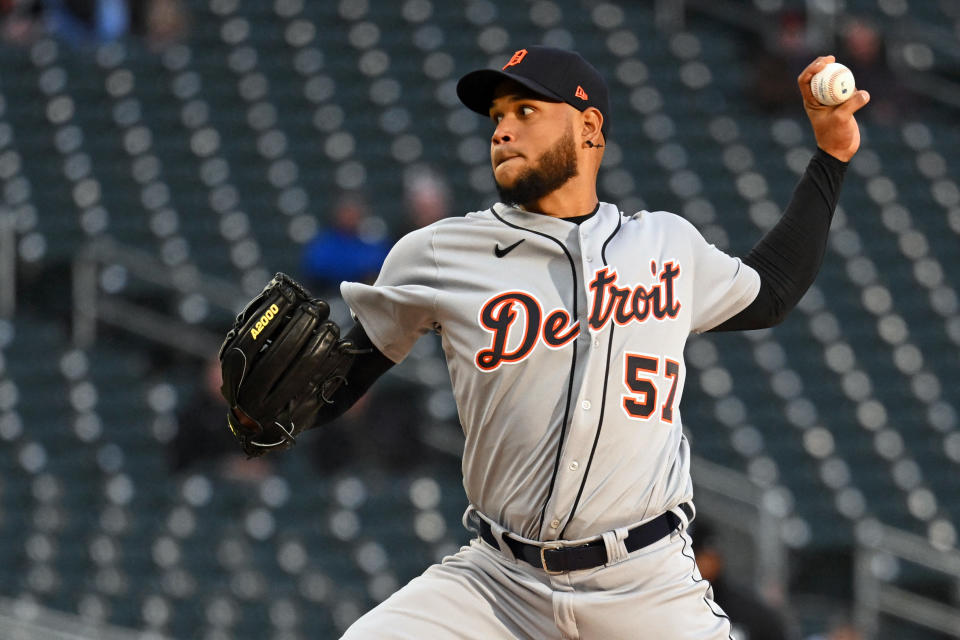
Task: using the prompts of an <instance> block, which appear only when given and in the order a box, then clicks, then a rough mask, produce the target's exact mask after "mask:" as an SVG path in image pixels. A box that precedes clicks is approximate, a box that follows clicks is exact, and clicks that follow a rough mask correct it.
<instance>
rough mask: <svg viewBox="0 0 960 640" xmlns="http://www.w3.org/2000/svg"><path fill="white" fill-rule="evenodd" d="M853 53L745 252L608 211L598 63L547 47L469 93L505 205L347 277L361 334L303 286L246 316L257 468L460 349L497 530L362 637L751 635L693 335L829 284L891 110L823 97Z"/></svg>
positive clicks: (479, 467)
mask: <svg viewBox="0 0 960 640" xmlns="http://www.w3.org/2000/svg"><path fill="white" fill-rule="evenodd" d="M833 61H834V60H833V57H832V56H826V57H822V58H818V59H816V60H814V61H813V62H812V63H811V64H810V65H809V66H808V67H807V68H806V69H805V70H804V71H803V73H801V74H800V76H799V78H798V84H799V87H800V93H801V95H802V98H803V106H804V108H805V110H806V113H807V116H808V117H809V120H810V122H811V124H812V127H813V132H814V135H815V137H816V141H817V146H818V147H819V148H818V150H817V151H816V153H815V154H814V156H813V157H812V158H811V160H810V163H809V165H808V167H807V169H806V172H805V173H804V175H803V177H802V178H801V179H800V181H799V183H798V185H797V187H796V190H795V192H794V194H793V197H792V199H791V201H790V203H789V205H788V206H787V208H786V209H785V211H784V213H783V216H782V219H781V220H780V221H779V223H778V224H777V225H776V226H775V227H773V228H772V229H771V230H770V231H769V232H768V233H767V234H766V235H765V236H764V237H763V238H762V239H760V241H759V242H758V243H757V244H756V246H754V248H753V249H752V250H751V251H750V252H749V254H747V255H746V256H745V257H743V258H735V257H731V256H729V255H727V254H725V253H724V252H722V251H720V250H719V249H717V248H716V247H714V246H712V245H710V244H708V243H707V242H706V241H705V240H704V239H703V237H702V236H701V235H700V233H699V232H698V231H697V230H696V229H695V228H694V227H693V226H692V225H690V224H689V223H688V222H686V221H685V220H683V219H682V218H680V217H678V216H676V215H673V214H670V213H666V212H663V211H638V212H623V211H620V210H619V209H618V208H617V206H616V205H613V204H608V203H605V202H601V201H600V200H599V199H598V197H597V189H596V180H597V173H598V171H599V168H600V163H601V160H602V158H603V151H604V146H605V144H606V141H607V140H608V139H609V137H610V136H611V135H612V131H613V129H612V124H613V123H612V122H611V117H610V110H609V101H608V95H607V86H606V84H605V82H604V80H603V78H602V76H601V75H600V74H599V73H598V72H597V71H596V69H595V68H594V67H593V66H591V65H590V64H589V63H588V62H587V61H586V60H584V59H583V58H582V57H581V56H580V55H578V54H576V53H573V52H570V51H565V50H560V49H554V48H549V47H537V46H530V47H527V48H525V49H520V50H519V51H517V52H515V53H514V54H513V55H512V56H511V57H510V58H509V59H507V60H504V65H503V67H502V68H498V69H483V70H478V71H474V72H472V73H469V74H467V75H466V76H464V77H463V78H462V79H461V80H460V82H459V84H458V86H457V93H458V95H459V97H460V99H461V101H462V102H463V103H464V104H465V105H466V106H467V107H468V108H470V109H472V110H473V111H476V112H478V113H480V114H481V115H483V116H484V117H487V118H489V119H490V127H491V130H492V133H491V137H490V160H491V164H492V169H493V174H494V178H495V180H496V184H497V189H498V191H499V195H500V201H499V202H497V203H496V204H494V205H493V206H492V207H490V208H489V209H486V210H482V211H474V212H471V213H467V214H466V215H464V216H461V217H454V218H448V219H444V220H441V221H439V222H437V223H435V224H432V225H430V226H428V227H425V228H422V229H419V230H417V231H414V232H412V233H410V234H409V235H407V236H405V237H404V238H402V239H401V240H400V241H399V242H397V244H396V246H394V247H393V249H392V251H391V252H390V255H389V257H388V258H387V260H386V262H385V264H384V265H383V268H382V270H381V272H380V275H379V278H378V279H377V281H376V283H375V284H374V285H372V286H369V285H365V284H359V283H354V282H344V283H343V284H342V286H341V293H342V295H343V298H344V300H345V301H346V302H347V303H348V304H349V306H350V308H351V309H352V311H353V314H354V316H355V318H356V321H357V322H356V325H355V326H354V327H353V328H352V329H350V331H349V332H348V333H347V334H346V335H345V336H341V335H340V330H339V328H338V327H337V326H336V325H334V324H333V323H331V322H330V321H329V320H328V319H327V313H328V309H327V306H326V303H324V302H323V301H319V300H315V299H311V298H310V297H309V295H308V294H307V293H306V292H305V291H303V289H302V288H301V287H299V286H298V285H297V284H296V283H294V282H292V281H291V280H290V279H289V278H286V277H285V276H283V275H282V274H278V276H277V278H275V279H274V280H273V281H272V282H271V283H270V284H269V285H268V286H267V288H266V289H265V290H264V292H263V293H262V294H261V295H260V296H259V297H258V298H257V299H255V300H254V301H253V302H251V304H250V306H248V308H247V309H246V310H245V311H244V312H243V313H241V314H240V316H239V317H238V318H237V323H236V325H235V326H234V329H233V330H232V331H231V332H230V334H229V335H228V336H227V340H226V341H225V342H224V345H223V347H222V349H221V361H222V363H223V372H224V388H223V390H224V395H225V396H226V398H227V400H228V401H229V403H230V406H231V409H230V412H229V416H228V421H229V425H230V428H231V430H232V431H233V432H234V434H235V435H236V436H237V438H238V439H239V440H240V442H241V445H242V446H243V448H244V450H245V451H247V453H248V454H250V455H258V454H260V453H263V452H265V451H269V450H272V449H281V448H285V447H288V446H290V445H291V444H292V443H293V442H294V441H295V438H296V436H297V435H298V434H299V433H300V432H301V431H303V430H305V429H309V428H312V427H315V426H318V425H321V424H324V423H325V422H328V421H330V420H332V419H333V418H335V417H336V416H338V415H340V414H342V413H343V412H344V411H346V410H347V409H348V408H349V407H350V406H351V405H352V404H353V403H354V402H355V401H356V400H357V399H358V398H359V397H360V396H361V395H362V394H363V393H364V392H365V391H366V390H367V389H368V388H369V387H370V385H371V384H373V382H374V381H375V380H376V379H377V378H378V377H379V376H381V375H382V374H383V373H384V372H386V371H387V370H388V369H389V368H390V367H391V366H393V364H395V363H397V362H400V361H401V360H403V359H404V357H405V356H406V355H407V354H408V353H409V351H410V350H411V348H412V347H413V345H414V343H415V342H416V341H417V340H418V339H419V338H420V336H422V335H423V334H425V333H428V332H436V333H437V334H439V336H440V339H441V341H442V346H443V351H444V353H445V355H446V360H447V364H448V367H449V370H450V377H451V380H452V383H453V390H454V394H455V396H456V401H457V408H458V412H459V416H460V420H461V424H462V426H463V432H464V435H465V438H466V442H465V446H464V450H463V485H464V488H465V490H466V495H467V498H468V500H469V506H468V508H467V510H466V512H465V514H464V524H465V525H466V526H467V527H468V528H470V529H471V530H472V531H474V532H476V534H477V537H476V538H475V539H474V540H473V541H472V542H471V543H470V545H468V546H466V547H464V548H462V549H461V550H460V552H459V553H457V554H456V555H453V556H450V557H448V558H445V559H444V560H443V562H441V563H440V564H436V565H433V566H431V567H429V568H428V569H427V570H426V571H425V572H424V573H423V574H422V575H421V576H419V577H417V578H415V579H414V580H412V581H411V582H410V583H409V584H407V585H406V586H405V587H403V588H401V589H400V590H399V591H398V592H397V593H395V594H394V595H393V596H391V597H390V598H388V599H387V600H386V601H384V602H383V603H381V604H380V605H379V606H377V607H376V608H374V609H373V610H372V611H370V612H369V613H367V614H366V615H364V616H363V617H362V618H360V619H359V620H358V621H357V622H356V623H355V624H354V625H353V626H352V627H351V628H350V629H349V630H348V631H347V632H346V635H345V636H344V637H345V638H349V639H351V640H355V639H360V638H364V639H366V638H377V639H383V638H396V639H400V638H404V639H410V640H423V639H431V640H437V639H446V638H450V639H452V638H464V639H466V638H475V639H484V640H489V639H494V638H535V639H545V638H547V639H549V638H557V639H560V638H563V639H576V638H584V639H590V640H594V639H597V640H608V639H621V638H649V639H651V640H680V639H685V640H713V639H723V638H728V637H729V634H730V624H729V621H728V619H727V617H726V616H725V614H724V613H723V611H722V610H721V609H720V608H719V607H718V606H717V605H716V604H715V603H714V602H713V600H712V599H711V591H710V586H709V584H708V583H707V582H705V581H704V580H703V579H702V578H701V576H700V574H699V571H698V570H697V567H696V563H695V561H694V557H693V553H692V551H691V548H690V547H691V542H690V538H689V536H688V535H687V533H686V528H687V525H688V524H689V523H690V521H691V520H692V519H693V518H694V516H695V513H696V511H695V508H694V504H693V491H692V486H691V481H690V472H689V466H690V450H689V446H688V443H687V441H686V439H685V438H684V435H683V432H682V428H681V425H682V418H681V412H680V399H681V397H682V396H683V388H684V384H685V382H686V373H687V371H686V367H685V366H684V360H683V349H684V343H685V341H686V339H687V336H688V335H689V334H690V333H691V332H696V333H702V332H705V331H730V330H745V329H760V328H765V327H771V326H773V325H775V324H777V323H778V322H780V321H781V320H782V319H783V318H784V317H785V315H786V314H787V313H788V312H789V311H790V310H791V309H792V308H793V307H794V306H795V305H796V303H797V302H798V301H799V299H800V298H801V296H802V295H803V293H804V292H805V291H806V289H807V288H808V287H809V286H810V284H811V283H812V282H813V280H814V278H815V276H816V273H817V271H818V269H819V267H820V263H821V260H822V257H823V254H824V250H825V246H826V241H827V233H828V230H829V227H830V220H831V217H832V215H833V211H834V208H835V206H836V202H837V198H838V195H839V190H840V185H841V182H842V178H843V175H844V171H845V167H846V163H847V162H848V161H849V160H850V158H851V157H852V156H853V155H854V153H856V151H857V149H858V147H859V145H860V135H859V130H858V127H857V123H856V121H855V119H854V113H855V112H856V111H857V110H858V109H860V108H861V107H863V106H864V105H865V104H866V103H867V102H868V100H869V95H868V94H867V93H866V92H865V91H857V92H856V94H855V95H854V96H853V97H852V98H851V99H849V100H848V101H847V102H845V103H843V104H841V105H839V106H824V105H821V104H820V103H818V102H817V101H816V100H815V99H814V97H813V96H812V94H811V91H810V79H811V78H812V77H813V75H814V74H815V73H816V72H817V71H819V70H820V69H822V68H823V67H824V66H825V65H826V64H828V63H830V62H833Z"/></svg>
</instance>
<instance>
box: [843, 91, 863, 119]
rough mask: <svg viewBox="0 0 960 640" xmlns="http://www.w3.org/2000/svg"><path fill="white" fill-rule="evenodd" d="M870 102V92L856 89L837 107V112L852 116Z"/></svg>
mask: <svg viewBox="0 0 960 640" xmlns="http://www.w3.org/2000/svg"><path fill="white" fill-rule="evenodd" d="M868 102H870V94H869V93H867V92H866V91H864V90H863V89H858V90H857V91H856V92H855V93H854V94H853V95H852V96H850V98H849V99H847V101H846V102H844V103H843V104H841V105H840V106H838V107H837V113H839V114H841V115H846V116H852V115H853V114H855V113H856V112H857V111H859V110H860V109H862V108H863V107H864V105H866V104H867V103H868Z"/></svg>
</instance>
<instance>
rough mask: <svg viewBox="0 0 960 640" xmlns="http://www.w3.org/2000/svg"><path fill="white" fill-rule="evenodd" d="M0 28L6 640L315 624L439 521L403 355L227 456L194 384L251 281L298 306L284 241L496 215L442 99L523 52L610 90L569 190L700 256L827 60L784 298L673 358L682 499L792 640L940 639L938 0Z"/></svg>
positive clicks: (200, 7) (751, 220)
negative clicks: (667, 218) (862, 103)
mask: <svg viewBox="0 0 960 640" xmlns="http://www.w3.org/2000/svg"><path fill="white" fill-rule="evenodd" d="M0 10H2V11H3V12H4V13H3V16H2V18H0V19H2V20H3V24H2V29H3V42H2V44H0V194H2V196H0V441H2V444H0V469H2V477H0V636H2V637H3V638H30V639H36V638H39V639H43V638H51V639H54V638H57V639H66V638H74V639H79V638H116V639H125V640H126V639H132V638H204V639H220V638H272V639H278V640H279V639H284V640H288V639H290V640H292V639H297V638H333V637H337V636H338V635H339V633H340V632H341V631H342V630H343V629H345V628H346V626H348V625H349V624H350V622H351V621H352V620H354V619H355V618H356V617H357V616H359V615H360V614H362V613H363V612H364V611H366V610H367V609H368V608H370V607H372V606H374V605H375V604H376V603H377V602H379V601H380V600H382V599H383V598H384V597H386V596H387V595H388V594H389V593H390V592H391V591H392V590H394V589H395V588H397V587H398V586H399V585H402V584H403V583H404V582H405V581H407V580H408V579H410V578H411V577H413V576H415V575H417V574H418V573H419V572H420V571H421V570H422V569H423V568H424V567H425V566H426V565H427V564H428V563H430V562H432V561H435V560H437V559H439V558H440V557H442V556H443V555H445V554H446V553H449V552H450V551H451V550H455V549H456V548H457V546H458V545H460V544H462V543H464V542H465V541H466V540H468V539H469V534H468V533H467V532H465V531H464V530H463V528H462V527H461V525H460V522H459V521H460V514H461V512H462V510H463V508H464V506H465V504H464V502H465V498H464V496H463V490H462V488H461V486H460V481H459V476H458V472H459V467H458V460H457V453H458V450H459V447H460V439H459V426H458V423H457V418H456V414H455V408H454V405H453V399H452V396H451V394H450V390H449V382H448V380H447V377H446V373H445V368H444V364H443V361H442V357H441V355H440V352H439V350H438V349H437V345H436V344H435V341H434V340H432V339H425V340H423V341H421V343H420V345H419V346H418V348H417V350H416V351H415V353H414V354H413V355H412V356H411V357H410V358H409V359H408V360H407V361H405V362H404V363H403V364H402V365H401V366H398V367H396V368H395V370H394V371H392V372H391V373H390V374H389V376H388V377H387V378H386V379H385V380H383V381H381V382H380V383H379V387H378V390H377V392H376V393H375V394H374V399H373V400H372V401H371V402H369V403H368V405H367V406H365V407H360V408H359V409H358V410H356V411H355V412H353V414H355V415H353V417H350V416H348V417H347V418H345V419H344V420H343V421H342V422H341V424H338V425H333V426H331V427H330V428H329V429H327V430H325V431H326V432H324V433H322V432H313V433H310V434H308V435H306V436H305V437H303V438H302V439H301V440H302V442H301V444H300V445H299V446H298V448H297V449H295V450H293V451H291V452H287V453H285V454H283V455H281V456H276V457H275V458H274V459H272V460H271V459H267V460H265V461H264V460H260V461H255V462H253V463H247V462H244V461H238V460H236V459H234V458H231V457H230V455H224V453H223V451H224V449H223V448H222V446H223V442H224V441H223V440H218V439H217V438H218V437H219V436H222V435H223V432H224V431H225V429H224V430H221V426H220V425H221V423H220V422H219V419H218V418H216V416H218V415H220V412H221V408H220V407H218V406H216V402H215V400H212V399H211V397H210V396H209V395H206V396H205V395H204V391H203V389H204V387H205V384H206V383H205V376H206V374H205V373H204V371H205V367H206V366H207V361H209V358H210V356H211V355H212V354H214V353H215V351H216V348H217V346H218V343H219V339H220V336H221V335H222V334H223V333H224V332H225V331H226V329H227V328H228V327H229V325H230V323H231V321H232V316H233V314H234V313H235V312H236V311H237V309H238V307H239V306H240V305H241V304H242V303H243V302H244V301H245V300H246V299H247V298H249V297H250V296H251V295H252V294H254V293H256V292H257V291H258V290H259V288H260V287H261V286H262V285H263V284H264V282H266V280H267V279H269V277H270V276H271V275H272V274H273V272H275V271H281V270H282V271H286V272H287V273H290V274H292V275H294V276H297V277H302V278H306V279H308V280H310V281H311V282H313V283H314V286H316V287H317V288H318V290H319V291H326V289H325V288H324V287H325V286H327V285H329V281H328V280H325V277H326V276H329V277H330V278H335V277H336V275H337V272H336V269H334V268H332V267H330V265H326V266H321V267H319V269H320V272H314V273H312V274H311V273H308V272H307V266H306V262H305V261H304V258H303V256H304V252H305V251H306V247H307V246H308V245H309V243H310V241H311V240H312V239H313V238H314V237H315V236H316V235H317V234H321V236H322V235H323V234H324V233H328V236H327V242H328V244H327V245H326V246H328V247H330V246H333V247H334V248H336V247H338V246H340V247H341V248H342V247H343V246H350V247H353V246H357V247H368V248H369V247H374V248H376V247H381V248H382V247H383V246H385V245H387V246H388V245H389V244H390V242H392V240H393V239H395V238H396V237H397V235H398V234H400V233H403V232H404V230H406V229H409V228H411V227H413V226H416V225H418V224H421V223H422V222H423V221H424V220H428V219H430V217H431V216H432V217H436V215H462V214H463V213H464V212H466V211H469V210H474V209H480V208H483V207H485V206H488V205H489V204H490V203H492V202H493V201H494V200H495V191H494V189H493V184H492V179H491V176H490V170H489V165H488V152H487V149H488V135H489V131H488V127H487V126H486V124H485V123H484V122H483V121H482V119H481V118H478V117H476V116H475V115H474V114H472V113H471V112H468V111H467V110H466V109H465V108H463V107H461V106H460V104H459V103H458V101H457V99H456V96H455V93H454V86H455V82H456V79H457V78H458V77H459V76H460V75H461V74H462V73H464V72H466V71H467V70H470V69H472V68H475V67H477V66H483V65H486V64H497V65H499V64H502V61H503V60H504V59H505V58H506V56H508V55H509V54H510V53H511V52H512V51H513V50H515V49H517V48H520V47H522V46H524V45H527V44H532V43H547V44H553V45H559V46H565V47H571V48H574V49H577V50H579V51H581V52H582V53H584V54H585V55H586V57H587V58H589V59H591V60H592V61H594V63H595V64H596V65H597V66H598V67H599V68H600V69H601V71H602V72H604V74H605V75H606V76H607V78H608V81H609V83H610V85H611V92H612V95H613V96H615V98H614V100H613V122H614V129H613V131H614V135H613V137H612V139H611V140H610V141H609V142H608V144H607V150H606V157H605V165H604V168H603V169H602V170H601V179H600V184H601V190H602V197H603V198H604V199H605V200H608V201H613V202H618V203H620V204H621V206H622V208H623V209H624V210H628V211H633V210H636V209H638V208H650V209H665V210H670V211H675V212H677V213H679V214H681V215H683V216H685V217H687V218H688V219H690V220H691V221H692V222H694V223H695V224H696V225H697V226H698V227H699V228H700V229H701V230H703V232H704V234H705V235H706V236H707V237H708V239H709V240H711V241H712V242H714V243H716V244H717V245H718V246H720V247H722V248H724V249H725V250H727V251H729V252H732V253H740V254H742V253H743V252H745V251H746V250H748V249H749V247H750V246H751V245H752V244H753V242H755V241H756V239H757V238H758V237H759V236H760V235H761V234H762V233H763V231H764V230H765V229H767V228H769V227H770V226H771V225H772V224H773V223H774V222H775V220H776V219H777V216H778V214H779V211H780V210H781V207H782V206H783V205H784V204H785V203H786V202H787V200H788V199H789V196H790V192H791V190H792V187H793V185H794V183H795V181H796V180H797V178H798V177H799V175H800V173H801V172H802V170H803V168H804V166H805V165H806V162H807V159H808V158H809V156H810V155H811V153H812V151H813V145H814V141H813V137H812V134H811V133H810V132H809V127H808V125H807V123H806V120H805V117H804V115H803V112H802V108H801V106H800V103H799V98H798V97H797V96H796V87H795V78H796V75H797V74H798V73H799V71H800V69H802V67H803V66H804V65H805V64H806V62H807V61H808V60H809V59H811V58H812V57H813V56H814V55H815V54H817V53H828V52H832V53H836V55H837V56H838V57H839V59H840V61H841V62H846V63H847V64H848V65H849V66H851V67H852V69H853V71H854V73H855V74H856V76H857V78H858V81H859V82H858V84H859V85H860V86H861V87H863V88H866V89H868V90H869V91H870V92H871V93H872V95H873V103H872V104H871V105H869V106H868V107H867V108H866V109H865V110H864V111H863V112H862V113H863V117H862V118H861V127H862V130H863V138H864V143H863V146H862V149H861V151H860V153H859V154H858V155H857V156H856V158H855V159H854V161H853V163H852V164H851V166H850V168H849V170H848V173H847V178H846V183H845V185H844V190H843V194H842V197H841V201H840V202H841V204H840V207H839V210H838V212H837V215H836V219H835V221H834V224H833V230H832V235H831V241H830V245H829V249H828V254H827V257H826V261H825V264H824V267H823V270H822V272H821V275H820V277H819V279H818V280H817V282H816V284H815V285H814V287H813V288H812V289H811V291H810V292H809V293H808V294H807V295H806V297H805V298H804V300H803V302H802V303H801V305H800V307H799V308H798V309H797V310H796V311H795V312H794V313H793V315H792V316H791V317H790V318H789V319H788V321H787V322H786V323H784V324H783V325H782V326H780V327H778V328H776V329H774V330H769V331H762V332H753V333H748V334H738V335H717V336H708V337H696V338H693V339H692V340H691V341H690V343H689V347H688V352H687V363H688V367H689V371H690V376H689V381H688V384H687V391H686V397H685V398H684V407H685V409H684V415H685V423H686V426H687V430H688V432H689V435H690V438H691V440H692V442H693V447H694V452H695V453H696V455H697V456H698V460H697V462H696V465H695V466H696V469H695V475H696V481H697V502H698V505H699V507H700V512H701V517H702V518H703V519H704V520H705V521H710V522H712V523H713V524H714V525H715V531H716V534H715V535H716V537H717V539H718V540H719V544H720V546H721V548H722V549H723V552H724V554H725V555H726V557H727V565H728V572H727V573H728V575H729V576H730V577H731V578H732V579H733V580H735V581H737V582H740V583H741V584H743V585H746V586H747V587H751V588H756V590H757V591H758V592H759V595H760V596H761V597H762V598H763V599H764V600H766V601H767V602H768V603H769V604H771V605H772V606H775V607H777V608H778V609H780V610H781V611H782V612H783V613H784V615H785V616H787V618H788V620H789V621H790V625H791V633H792V634H793V635H792V637H795V638H801V637H803V638H808V637H812V636H816V634H828V633H829V632H830V627H831V626H832V625H833V626H835V625H837V624H839V623H838V622H837V621H838V620H839V621H844V620H846V621H850V622H852V624H853V627H854V628H855V629H856V631H855V632H852V633H854V635H849V636H842V637H844V638H857V637H861V638H898V639H899V638H906V639H911V638H917V639H920V638H931V639H936V638H948V637H960V614H958V605H960V553H958V551H957V527H958V526H960V424H958V418H957V406H958V401H960V396H958V393H957V386H956V385H957V380H958V379H960V361H958V351H960V314H958V298H957V292H956V286H957V275H958V274H960V251H958V248H960V244H958V241H960V189H958V186H957V182H956V178H955V176H956V172H957V169H958V167H960V127H958V124H957V123H958V114H960V111H958V109H960V45H958V36H960V3H958V2H955V1H952V0H809V1H808V2H802V1H797V0H793V1H789V0H752V1H749V0H742V1H732V0H728V1H722V0H712V1H710V0H700V1H694V0H689V1H687V2H680V1H677V2H667V1H661V2H654V1H649V2H641V1H630V0H615V1H613V2H593V1H588V0H583V1H575V0H535V1H527V0H523V1H521V0H515V1H512V2H490V1H488V0H469V1H464V2H460V1H451V2H443V1H441V0H339V1H337V0H189V1H184V2H180V1H176V0H153V2H147V1H144V2H132V3H129V4H127V3H122V2H116V1H108V0H101V1H99V2H97V1H93V0H90V1H87V2H69V1H66V2H54V1H47V2H22V1H17V0H4V1H2V2H0ZM344 195H347V196H349V197H351V198H353V199H355V200H356V199H359V200H365V202H362V203H361V204H360V205H358V206H357V207H356V208H357V209H358V211H354V212H353V213H352V214H351V213H349V212H347V213H344V212H343V211H342V209H343V208H344V207H342V206H340V205H338V203H340V202H342V196H344ZM419 196H422V197H419ZM346 208H349V207H346ZM333 231H336V232H338V233H343V234H345V236H344V237H346V238H348V240H344V242H347V243H348V244H338V242H340V241H339V240H338V239H337V238H340V236H336V235H333V236H330V235H329V233H331V232H333ZM331 237H332V238H333V240H330V238H331ZM349 243H353V244H349ZM347 254H348V255H347V256H346V258H344V259H345V260H346V259H347V258H350V257H351V256H354V257H355V254H354V253H353V252H352V251H351V252H347ZM374 254H376V251H374ZM334 267H336V265H334ZM358 268H362V265H360V266H358ZM324 269H326V271H324ZM336 313H337V314H339V317H340V318H341V319H344V318H346V314H347V311H346V310H345V309H343V308H338V309H337V310H336ZM208 415H212V416H214V417H213V418H210V419H209V420H207V419H206V418H205V416H208ZM212 423H215V424H213V425H212V426H211V424H212ZM208 427H209V428H208ZM218 434H219V435H218ZM229 444H230V443H229V441H226V446H227V447H229ZM258 462H262V464H257V463H258ZM857 634H859V635H857ZM819 637H827V636H826V635H823V636H819ZM829 637H831V638H840V637H841V636H839V635H834V636H829Z"/></svg>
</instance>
